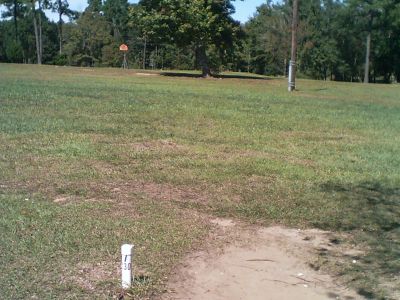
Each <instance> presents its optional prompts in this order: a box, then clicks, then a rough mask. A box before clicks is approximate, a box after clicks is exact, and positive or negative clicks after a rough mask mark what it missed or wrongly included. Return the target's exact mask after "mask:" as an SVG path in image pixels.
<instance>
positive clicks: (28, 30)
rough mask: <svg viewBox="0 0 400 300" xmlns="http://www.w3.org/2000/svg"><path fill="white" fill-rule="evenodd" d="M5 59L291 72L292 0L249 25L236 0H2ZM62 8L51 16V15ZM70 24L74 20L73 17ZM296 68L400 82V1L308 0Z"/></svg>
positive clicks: (1, 54) (314, 74)
mask: <svg viewBox="0 0 400 300" xmlns="http://www.w3.org/2000/svg"><path fill="white" fill-rule="evenodd" d="M0 3H1V4H2V5H3V6H2V7H3V13H2V19H1V21H0V61H2V62H16V63H38V64H41V63H45V64H57V65H72V66H112V67H120V66H121V63H122V54H121V53H120V51H119V49H118V46H119V45H120V44H121V43H126V44H127V45H128V46H129V49H130V50H129V53H128V61H129V66H130V67H131V68H157V69H161V68H162V69H201V70H202V72H203V75H204V76H207V75H209V74H211V73H212V72H219V71H222V70H232V71H248V72H255V73H259V74H267V75H286V73H287V67H288V64H289V54H290V24H291V1H287V0H286V1H282V2H280V3H279V4H272V2H271V1H266V3H265V4H263V5H261V6H260V7H258V9H257V13H256V14H255V15H254V16H253V17H252V18H251V19H250V20H249V21H248V22H247V23H246V24H242V25H241V24H239V22H237V21H235V20H234V19H233V18H232V14H233V13H234V7H233V5H232V1H228V0H208V1H206V0H168V1H165V0H141V1H139V4H129V3H128V2H127V0H104V1H102V0H88V7H87V8H86V9H85V11H84V12H81V13H79V12H74V11H72V10H70V9H69V5H68V0H28V1H27V0H0ZM46 10H51V11H53V12H54V13H56V14H57V16H58V20H57V21H50V20H49V19H48V18H47V17H46V15H45V13H44V11H46ZM65 20H68V22H66V21H65ZM298 30H299V33H298V36H299V38H298V60H297V63H298V70H299V71H300V72H301V74H303V75H304V76H309V77H311V78H316V79H324V80H326V79H331V80H342V81H363V80H365V81H373V82H377V81H382V82H391V81H399V80H400V0H345V1H337V0H307V1H300V20H299V28H298Z"/></svg>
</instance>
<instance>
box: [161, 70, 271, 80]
mask: <svg viewBox="0 0 400 300" xmlns="http://www.w3.org/2000/svg"><path fill="white" fill-rule="evenodd" d="M160 75H162V76H168V77H190V78H203V77H202V75H201V74H198V73H184V72H161V73H160ZM212 78H220V79H252V80H268V78H266V77H262V76H254V75H239V74H216V75H213V77H212Z"/></svg>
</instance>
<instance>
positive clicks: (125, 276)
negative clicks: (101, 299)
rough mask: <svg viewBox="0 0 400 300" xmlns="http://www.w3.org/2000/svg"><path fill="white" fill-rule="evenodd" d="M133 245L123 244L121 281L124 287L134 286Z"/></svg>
mask: <svg viewBox="0 0 400 300" xmlns="http://www.w3.org/2000/svg"><path fill="white" fill-rule="evenodd" d="M133 247H134V246H133V245H130V244H124V245H122V246H121V255H122V260H121V283H122V288H123V289H128V288H130V287H131V286H132V281H133V278H132V277H133V276H132V252H133Z"/></svg>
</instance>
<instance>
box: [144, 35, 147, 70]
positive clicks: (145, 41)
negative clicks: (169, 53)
mask: <svg viewBox="0 0 400 300" xmlns="http://www.w3.org/2000/svg"><path fill="white" fill-rule="evenodd" d="M146 46H147V38H146V37H144V45H143V70H146Z"/></svg>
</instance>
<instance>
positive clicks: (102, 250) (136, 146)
mask: <svg viewBox="0 0 400 300" xmlns="http://www.w3.org/2000/svg"><path fill="white" fill-rule="evenodd" d="M174 75H180V74H174ZM236 75H237V74H235V76H236ZM235 76H231V77H235ZM298 87H299V91H297V92H294V93H291V94H289V93H288V92H287V91H286V82H285V81H284V80H283V79H281V80H280V79H268V78H261V79H256V78H252V79H239V78H226V77H225V78H223V79H210V80H203V79H198V78H189V77H181V76H152V75H143V74H135V72H134V71H126V72H124V71H122V70H116V69H80V68H66V67H58V68H57V67H51V66H41V67H38V66H28V65H7V64H0V274H1V276H0V291H1V294H2V297H3V298H4V299H16V298H18V299H23V298H31V297H34V298H35V297H36V298H37V299H47V298H60V297H61V298H63V299H76V298H79V299H82V298H90V299H93V298H107V297H112V296H113V295H116V294H117V293H118V289H119V284H118V279H119V278H118V276H116V275H115V274H117V270H118V268H119V259H120V257H119V255H120V254H119V247H120V245H121V244H122V243H123V242H133V243H134V244H135V245H136V246H137V247H136V266H135V268H136V269H137V270H139V271H138V274H139V276H138V278H137V281H136V285H135V288H134V289H133V291H132V293H133V294H134V295H136V296H137V297H145V296H149V295H152V294H154V293H159V292H160V291H162V289H163V282H165V280H166V277H167V276H168V274H169V272H170V271H171V268H173V267H174V266H175V265H176V263H177V262H178V261H179V259H181V258H182V257H183V255H184V254H185V253H187V252H188V251H191V249H193V248H195V247H196V245H198V244H199V243H201V241H202V240H203V239H204V238H205V237H206V236H207V234H208V232H209V230H210V228H209V225H208V224H209V223H208V222H205V220H204V218H206V216H207V215H218V216H226V217H231V218H239V219H242V220H245V221H248V222H252V223H259V224H263V225H269V224H284V225H288V226H297V227H318V228H323V229H328V230H332V231H337V232H343V231H344V232H348V233H350V236H351V237H352V238H351V239H350V240H347V241H343V242H345V243H354V244H357V245H358V246H359V247H361V248H362V249H365V251H366V252H365V255H363V256H362V257H358V258H357V260H358V261H359V263H358V264H356V265H351V264H346V263H342V262H340V261H339V260H338V261H337V262H336V263H335V265H336V267H335V269H334V271H335V272H337V274H340V275H341V276H342V278H343V279H344V280H345V281H346V282H348V284H349V285H350V286H353V287H356V288H357V289H358V290H359V292H360V294H362V295H364V296H366V297H368V298H386V299H390V298H394V296H393V295H396V293H399V282H400V279H399V278H400V171H399V170H400V98H399V95H400V86H398V85H362V84H349V83H334V82H318V81H307V80H300V81H299V82H298ZM340 242H342V241H340ZM324 263H325V262H324V261H322V264H324ZM327 265H328V263H327ZM92 277H94V279H90V278H92ZM397 295H398V294H397Z"/></svg>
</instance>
